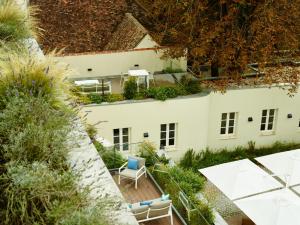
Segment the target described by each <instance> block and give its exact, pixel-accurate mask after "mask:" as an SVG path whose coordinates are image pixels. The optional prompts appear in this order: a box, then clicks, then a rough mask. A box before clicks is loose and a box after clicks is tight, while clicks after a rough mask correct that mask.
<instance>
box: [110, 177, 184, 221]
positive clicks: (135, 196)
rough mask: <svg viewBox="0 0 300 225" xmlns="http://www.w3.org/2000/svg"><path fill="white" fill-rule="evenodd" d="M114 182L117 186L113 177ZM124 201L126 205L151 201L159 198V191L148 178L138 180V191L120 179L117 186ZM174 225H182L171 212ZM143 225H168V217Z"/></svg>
mask: <svg viewBox="0 0 300 225" xmlns="http://www.w3.org/2000/svg"><path fill="white" fill-rule="evenodd" d="M113 178H114V180H115V182H116V183H117V184H118V176H117V175H114V176H113ZM118 187H119V189H120V190H121V192H122V194H123V196H124V198H125V200H126V201H127V202H128V203H136V202H140V201H144V200H151V199H155V198H159V197H161V195H162V194H161V193H160V191H159V190H158V189H157V188H156V187H155V185H154V184H153V182H152V181H151V179H150V178H145V177H144V176H143V177H141V178H140V179H139V180H138V189H135V188H134V181H132V180H129V179H121V185H118ZM173 219H174V225H182V223H181V221H180V220H179V219H178V217H177V216H176V214H175V213H174V212H173ZM140 224H145V225H170V224H171V223H170V219H169V217H166V218H161V219H157V220H152V221H149V222H143V223H140Z"/></svg>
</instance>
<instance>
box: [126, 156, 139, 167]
mask: <svg viewBox="0 0 300 225" xmlns="http://www.w3.org/2000/svg"><path fill="white" fill-rule="evenodd" d="M138 165H139V161H138V160H137V159H133V158H129V159H128V165H127V167H128V169H131V170H137V169H138Z"/></svg>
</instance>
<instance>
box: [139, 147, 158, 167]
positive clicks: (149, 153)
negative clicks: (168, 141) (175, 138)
mask: <svg viewBox="0 0 300 225" xmlns="http://www.w3.org/2000/svg"><path fill="white" fill-rule="evenodd" d="M155 150H156V148H155V146H154V145H153V144H152V143H150V142H145V141H144V142H142V143H140V144H139V156H140V157H142V158H144V159H146V166H147V167H150V166H153V165H154V164H155V163H156V162H157V161H158V156H157V155H156V152H155Z"/></svg>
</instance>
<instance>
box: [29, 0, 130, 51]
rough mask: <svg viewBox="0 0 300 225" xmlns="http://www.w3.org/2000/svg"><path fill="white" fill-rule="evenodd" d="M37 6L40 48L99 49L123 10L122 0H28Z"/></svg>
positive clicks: (115, 25) (115, 26)
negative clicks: (40, 33)
mask: <svg viewBox="0 0 300 225" xmlns="http://www.w3.org/2000/svg"><path fill="white" fill-rule="evenodd" d="M30 4H32V5H37V6H38V7H39V8H40V11H39V13H38V16H37V17H38V19H39V21H40V27H41V28H42V29H43V32H42V33H43V35H42V37H41V40H40V41H39V43H40V44H41V45H42V48H43V50H46V51H50V50H53V49H62V48H65V50H64V52H65V53H81V52H92V51H101V50H103V48H104V46H105V45H106V44H107V42H108V40H109V39H110V38H111V35H112V33H113V31H114V30H116V28H117V26H118V24H119V23H120V22H121V21H122V19H123V17H124V14H125V12H127V3H126V0H101V1H99V0H30Z"/></svg>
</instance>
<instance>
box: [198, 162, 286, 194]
mask: <svg viewBox="0 0 300 225" xmlns="http://www.w3.org/2000/svg"><path fill="white" fill-rule="evenodd" d="M199 171H200V172H201V173H202V174H203V175H204V176H206V177H207V178H208V179H209V180H210V181H211V182H212V183H213V184H214V185H215V186H216V187H217V188H219V189H220V190H221V191H222V192H223V193H224V194H225V195H226V196H227V197H228V198H229V199H230V200H235V199H239V198H242V197H247V196H249V195H253V194H258V193H262V192H265V191H270V190H274V189H277V188H281V187H283V185H282V184H281V183H280V182H278V181H277V180H276V179H274V178H273V177H272V176H270V175H269V174H268V173H267V172H265V171H264V170H262V169H261V168H259V167H258V166H256V165H255V164H254V163H253V162H251V161H250V160H249V159H244V160H239V161H234V162H230V163H224V164H220V165H217V166H212V167H208V168H205V169H200V170H199Z"/></svg>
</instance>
